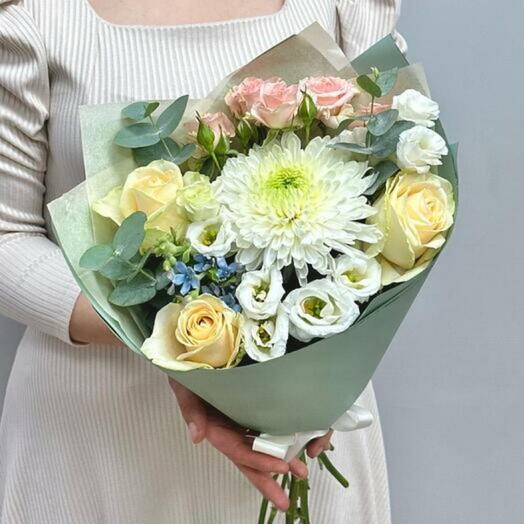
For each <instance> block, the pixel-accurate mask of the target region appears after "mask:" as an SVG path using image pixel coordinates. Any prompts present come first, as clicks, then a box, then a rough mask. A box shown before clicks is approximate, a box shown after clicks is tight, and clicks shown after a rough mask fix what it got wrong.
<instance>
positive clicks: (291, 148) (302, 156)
mask: <svg viewBox="0 0 524 524" xmlns="http://www.w3.org/2000/svg"><path fill="white" fill-rule="evenodd" d="M330 140H331V139H330V138H328V137H327V138H320V137H317V138H314V139H313V140H312V141H311V142H309V144H308V145H307V146H306V148H305V149H302V148H301V144H300V140H299V138H298V137H297V136H296V135H294V134H293V133H286V134H285V135H284V136H283V137H282V140H281V141H279V142H273V143H272V144H269V145H267V146H264V147H254V148H253V149H252V150H251V151H250V152H249V155H248V156H245V155H239V156H238V157H237V158H230V159H228V161H227V162H226V164H225V166H224V169H223V170H222V176H220V177H219V179H218V181H217V189H216V194H217V199H218V200H219V202H220V203H221V204H222V205H223V206H224V209H225V212H226V213H227V215H228V218H229V220H230V221H231V223H232V226H233V228H234V231H235V234H236V239H235V242H236V245H237V247H238V248H239V252H238V261H239V262H241V263H242V264H244V265H246V267H247V269H248V270H251V269H256V268H258V267H260V265H263V267H265V268H269V267H273V266H276V267H277V269H282V268H283V267H285V266H288V265H290V264H293V265H294V267H295V270H296V271H297V274H298V276H299V280H300V282H301V283H305V281H306V276H307V273H308V264H310V265H312V266H313V267H314V268H315V269H316V270H317V271H318V272H320V273H322V274H327V271H328V267H329V265H330V263H331V261H332V257H331V254H330V253H331V250H333V249H334V250H337V251H340V252H346V253H348V254H349V253H350V252H351V249H352V248H351V247H350V246H352V245H353V244H355V242H356V241H357V240H362V241H365V242H368V243H375V242H377V241H378V239H379V238H380V234H379V233H378V230H377V229H376V228H374V227H369V225H368V224H364V223H362V220H364V219H365V218H366V217H369V216H370V215H372V214H374V212H373V210H372V208H371V206H369V205H368V203H367V199H366V198H365V197H364V196H363V193H364V191H365V190H366V189H367V187H368V186H369V180H367V177H365V176H364V175H365V173H366V171H367V168H368V166H367V164H366V163H358V162H347V161H345V156H344V155H343V154H341V153H340V152H338V151H335V150H333V149H331V148H329V144H330Z"/></svg>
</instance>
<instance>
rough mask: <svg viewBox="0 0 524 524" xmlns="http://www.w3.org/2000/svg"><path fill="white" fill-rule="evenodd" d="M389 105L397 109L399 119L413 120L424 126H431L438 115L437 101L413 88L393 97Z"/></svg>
mask: <svg viewBox="0 0 524 524" xmlns="http://www.w3.org/2000/svg"><path fill="white" fill-rule="evenodd" d="M391 107H392V108H393V109H396V110H397V111H398V117H399V120H407V121H408V122H415V124H417V125H419V126H424V127H433V126H434V125H435V122H434V121H435V120H438V117H439V116H440V109H439V106H438V104H437V102H435V101H434V100H431V98H428V97H427V96H424V95H423V94H422V93H419V92H418V91H416V90H415V89H406V90H405V91H404V92H403V93H402V94H400V95H398V96H395V97H393V104H392V105H391Z"/></svg>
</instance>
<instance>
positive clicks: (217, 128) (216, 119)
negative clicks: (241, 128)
mask: <svg viewBox="0 0 524 524" xmlns="http://www.w3.org/2000/svg"><path fill="white" fill-rule="evenodd" d="M200 118H201V119H202V122H204V124H207V125H208V126H209V127H210V128H211V130H212V131H213V133H214V134H215V146H216V145H217V143H218V141H219V140H220V134H223V135H224V136H226V137H228V138H231V137H234V136H235V126H234V125H233V123H232V122H231V120H229V118H228V117H227V116H226V115H225V114H224V113H222V112H219V113H205V114H203V115H201V117H200ZM184 127H185V128H186V130H187V132H188V134H189V136H190V137H191V138H193V139H195V140H196V135H197V131H198V120H197V119H195V120H192V121H191V122H187V123H185V124H184Z"/></svg>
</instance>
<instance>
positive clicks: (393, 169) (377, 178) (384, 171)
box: [364, 160, 399, 196]
mask: <svg viewBox="0 0 524 524" xmlns="http://www.w3.org/2000/svg"><path fill="white" fill-rule="evenodd" d="M398 171H399V167H398V166H397V164H395V162H392V161H391V160H383V161H382V162H380V163H379V164H377V165H376V166H375V167H374V168H373V175H371V176H373V177H374V180H373V183H372V185H371V186H369V188H368V189H367V190H366V191H365V192H364V194H365V195H367V196H369V195H374V194H375V193H376V192H377V191H379V190H380V189H381V188H382V186H383V185H384V184H385V183H386V180H387V179H388V178H389V177H391V176H393V175H394V174H395V173H397V172H398Z"/></svg>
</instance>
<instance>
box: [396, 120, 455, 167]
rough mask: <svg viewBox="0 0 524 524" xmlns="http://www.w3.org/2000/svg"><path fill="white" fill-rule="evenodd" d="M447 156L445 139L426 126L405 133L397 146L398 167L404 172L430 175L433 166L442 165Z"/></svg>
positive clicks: (416, 127) (413, 128)
mask: <svg viewBox="0 0 524 524" xmlns="http://www.w3.org/2000/svg"><path fill="white" fill-rule="evenodd" d="M447 154H448V148H447V146H446V142H445V141H444V139H443V138H442V137H441V136H440V135H439V134H438V133H435V131H432V130H431V129H428V128H426V127H424V126H415V127H412V128H411V129H408V130H407V131H404V132H403V133H402V134H401V135H400V138H399V142H398V145H397V160H398V165H399V167H400V168H402V169H403V170H404V171H414V172H417V173H428V172H429V170H430V168H431V166H439V165H441V164H442V161H441V157H442V156H443V155H447Z"/></svg>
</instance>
